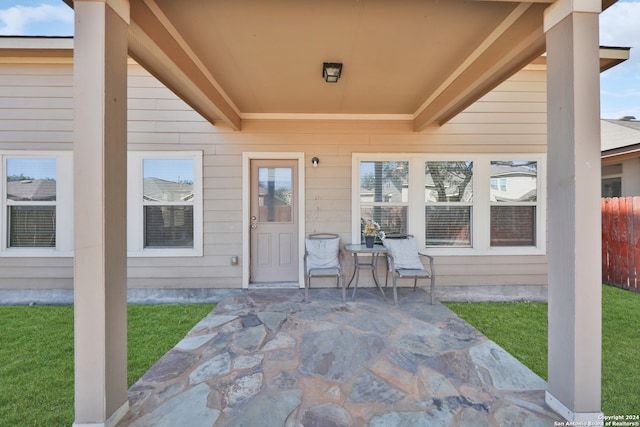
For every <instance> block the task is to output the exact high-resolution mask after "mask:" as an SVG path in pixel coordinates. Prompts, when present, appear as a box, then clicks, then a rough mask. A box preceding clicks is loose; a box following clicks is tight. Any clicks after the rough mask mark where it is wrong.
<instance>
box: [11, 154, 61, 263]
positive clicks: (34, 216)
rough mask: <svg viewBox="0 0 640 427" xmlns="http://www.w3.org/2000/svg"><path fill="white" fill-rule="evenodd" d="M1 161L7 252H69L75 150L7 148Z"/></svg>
mask: <svg viewBox="0 0 640 427" xmlns="http://www.w3.org/2000/svg"><path fill="white" fill-rule="evenodd" d="M1 157H2V165H1V166H0V170H2V187H3V197H2V203H3V208H2V215H0V216H2V217H3V218H2V224H3V227H2V245H1V247H0V248H1V251H2V254H3V255H17V256H29V255H33V256H51V255H65V256H70V255H71V251H72V240H73V215H72V210H73V205H72V192H73V185H72V171H73V164H72V155H71V153H69V152H39V153H37V154H32V153H29V152H5V153H2V154H1Z"/></svg>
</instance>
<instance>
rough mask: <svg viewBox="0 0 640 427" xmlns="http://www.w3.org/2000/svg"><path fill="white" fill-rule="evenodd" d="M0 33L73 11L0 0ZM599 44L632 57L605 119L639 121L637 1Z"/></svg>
mask: <svg viewBox="0 0 640 427" xmlns="http://www.w3.org/2000/svg"><path fill="white" fill-rule="evenodd" d="M0 35H13V36H17V35H38V36H70V35H73V12H72V10H71V9H70V8H69V7H68V6H67V5H65V4H64V3H63V2H62V0H0ZM600 45H602V46H619V47H630V48H631V58H630V59H629V60H628V61H625V62H624V63H622V64H620V65H618V66H616V67H614V68H612V69H610V70H607V71H605V72H604V73H602V74H601V75H600V95H601V96H600V99H601V102H600V111H601V117H602V118H604V119H617V118H620V117H622V116H635V117H636V118H637V119H639V120H640V49H639V48H640V0H619V1H618V2H617V3H616V4H614V5H613V6H611V7H610V8H609V9H607V10H605V11H604V12H602V14H601V15H600Z"/></svg>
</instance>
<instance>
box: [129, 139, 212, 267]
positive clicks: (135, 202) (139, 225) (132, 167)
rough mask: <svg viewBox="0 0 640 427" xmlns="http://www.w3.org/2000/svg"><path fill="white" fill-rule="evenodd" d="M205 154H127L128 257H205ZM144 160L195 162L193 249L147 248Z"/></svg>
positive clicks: (187, 152) (162, 152) (141, 152)
mask: <svg viewBox="0 0 640 427" xmlns="http://www.w3.org/2000/svg"><path fill="white" fill-rule="evenodd" d="M202 157H203V154H202V151H129V152H128V154H127V256H130V257H187V256H190V257H193V256H203V200H202V196H203V190H202V187H203V177H202ZM145 159H165V160H171V159H179V160H193V169H194V170H193V196H194V200H193V248H171V247H168V248H145V247H144V203H143V177H142V172H143V170H142V167H143V161H144V160H145Z"/></svg>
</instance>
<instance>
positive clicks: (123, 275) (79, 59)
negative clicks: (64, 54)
mask: <svg viewBox="0 0 640 427" xmlns="http://www.w3.org/2000/svg"><path fill="white" fill-rule="evenodd" d="M74 10H75V37H74V39H75V41H74V71H73V73H74V76H73V82H74V113H75V118H74V143H73V149H74V182H75V188H74V204H75V205H74V305H75V308H74V310H75V311H74V314H75V317H74V322H75V338H74V339H75V345H74V347H75V422H74V426H77V427H79V426H113V425H115V424H116V423H117V422H118V420H119V419H120V418H121V417H122V416H123V415H124V414H125V413H126V411H127V410H128V408H129V401H128V396H127V258H126V254H127V248H126V185H127V178H126V175H127V167H126V166H127V30H128V25H129V3H128V0H97V1H96V0H91V1H85V0H75V1H74Z"/></svg>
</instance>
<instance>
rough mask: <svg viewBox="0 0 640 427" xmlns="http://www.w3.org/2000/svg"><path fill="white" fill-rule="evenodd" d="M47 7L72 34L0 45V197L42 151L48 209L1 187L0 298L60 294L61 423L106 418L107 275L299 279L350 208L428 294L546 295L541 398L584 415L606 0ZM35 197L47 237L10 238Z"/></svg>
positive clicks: (110, 326) (111, 303) (225, 282)
mask: <svg viewBox="0 0 640 427" xmlns="http://www.w3.org/2000/svg"><path fill="white" fill-rule="evenodd" d="M66 3H67V4H70V5H73V8H74V14H75V20H74V22H75V35H76V36H75V37H76V41H75V45H73V42H72V41H71V40H68V39H55V38H54V39H48V38H43V39H37V38H36V39H30V38H26V39H16V38H0V115H1V116H0V156H1V160H2V162H1V163H0V164H1V165H2V166H1V169H0V177H1V178H2V188H3V189H4V188H6V184H7V181H10V179H11V178H10V177H12V176H21V175H24V176H25V177H29V176H31V177H33V178H35V179H42V178H40V177H39V176H38V175H36V174H35V173H36V172H37V171H38V170H39V164H40V163H41V162H42V161H43V160H45V161H46V162H49V163H54V164H55V169H54V172H51V176H52V177H54V178H55V180H56V200H55V201H49V202H46V203H45V202H44V201H24V202H21V201H14V200H11V199H9V198H8V197H7V196H6V194H7V193H3V197H2V201H1V202H2V207H1V209H0V215H2V217H0V290H15V289H18V290H25V289H29V290H34V289H35V290H37V289H51V288H54V289H58V290H71V289H73V294H74V304H75V307H74V322H75V333H74V339H75V357H74V363H75V366H76V370H75V407H76V412H75V417H76V419H75V425H76V426H78V427H80V426H88V425H91V426H97V425H115V424H116V423H117V420H118V418H119V417H120V416H121V415H122V414H123V413H124V412H126V409H127V406H128V401H127V387H126V385H127V383H126V369H127V368H126V302H127V301H126V294H127V286H128V288H129V290H130V291H147V292H159V293H162V292H165V293H171V291H172V290H178V291H180V292H182V293H183V294H189V295H196V296H198V297H204V296H207V295H209V294H210V293H213V291H216V290H220V289H228V288H234V289H242V288H247V287H249V286H252V285H256V284H262V283H265V282H267V283H283V282H285V283H289V284H293V285H294V286H299V285H300V284H302V283H303V280H302V279H303V266H302V259H301V255H302V252H303V247H304V237H305V236H306V235H307V234H309V233H312V232H334V233H338V234H339V235H340V236H341V238H342V241H343V242H345V243H346V242H359V241H360V239H361V237H360V223H361V218H362V217H371V218H373V219H375V220H379V221H380V222H382V223H385V224H384V227H389V228H392V229H394V230H398V231H405V232H408V233H411V234H413V235H415V236H416V237H417V240H418V242H419V245H420V247H421V249H427V250H428V251H429V252H430V253H431V254H432V255H435V257H436V265H437V267H436V268H437V275H438V279H437V280H438V289H439V291H440V292H441V293H442V294H443V295H449V294H452V293H453V291H454V289H456V288H458V289H463V290H466V291H467V292H470V293H478V292H480V291H482V290H487V289H490V290H492V291H493V292H494V294H496V293H497V294H499V295H503V294H505V293H507V292H508V291H509V290H511V291H512V295H514V293H513V292H514V291H515V295H516V296H518V297H520V298H527V297H528V296H529V295H531V294H532V293H533V294H538V295H539V292H543V293H544V290H545V289H547V288H546V285H547V284H548V293H549V390H548V393H547V396H546V400H547V402H548V403H549V404H550V405H551V406H552V407H553V408H554V409H555V410H556V411H558V412H559V413H561V414H562V415H563V416H564V417H565V418H567V419H570V420H572V421H576V420H578V421H582V420H589V421H594V422H596V421H598V420H601V419H602V418H598V416H599V415H601V414H600V389H601V387H600V384H601V383H600V367H601V358H600V351H599V350H600V345H601V339H600V310H601V300H600V294H601V292H600V286H601V283H600V280H599V274H598V268H599V265H600V263H599V261H598V260H599V258H600V255H601V254H600V251H599V248H598V246H599V241H600V238H601V237H600V235H599V233H598V226H599V221H600V216H599V213H598V212H597V210H596V209H595V208H594V206H597V204H598V203H599V200H600V195H599V194H597V187H598V184H599V181H600V177H599V174H597V173H593V171H594V169H592V168H591V167H590V166H591V165H593V164H597V163H599V154H600V153H599V150H598V147H599V141H598V140H599V135H597V132H596V131H595V127H594V126H593V124H594V123H597V120H598V118H599V117H598V116H599V111H598V97H599V93H598V87H599V85H598V79H599V68H598V59H599V57H598V54H599V52H600V70H602V69H606V68H607V67H608V66H611V65H612V64H615V63H617V62H620V61H622V60H624V59H625V58H626V56H625V55H628V51H625V52H622V53H621V52H619V51H618V52H611V51H609V50H603V49H600V50H599V48H598V18H599V13H600V11H601V10H602V9H605V8H607V7H608V6H610V5H611V4H612V2H611V1H608V0H606V1H604V2H603V3H602V4H600V2H592V1H586V0H573V1H569V0H543V1H541V2H533V3H532V2H523V3H518V2H504V1H471V2H459V1H445V2H421V1H394V2H376V1H368V0H367V1H357V2H344V1H333V2H329V1H328V2H300V1H288V0H283V1H260V2H213V1H212V2H176V1H170V0H144V1H140V0H130V1H128V0H117V1H94V0H73V1H72V0H66ZM545 51H546V53H547V54H546V56H541V55H543V53H545ZM127 55H129V57H130V58H133V59H135V62H133V61H129V62H128V63H127ZM72 58H73V60H72ZM72 62H73V64H72ZM336 62H339V63H341V64H343V65H344V67H343V68H340V67H339V66H337V65H335V64H334V63H336ZM138 64H139V65H138ZM547 67H548V68H547ZM321 68H322V74H321ZM339 69H341V70H342V71H341V74H339V73H338V74H334V73H335V72H337V71H336V70H339ZM321 75H322V78H321ZM152 76H153V77H152ZM159 82H162V84H160V83H159ZM547 88H548V90H547ZM196 111H197V113H196ZM127 114H128V117H127ZM127 157H128V158H127ZM313 157H317V158H318V159H319V160H320V161H319V163H318V165H317V166H318V167H313V166H314V165H312V162H311V159H312V158H313ZM125 164H126V165H127V167H126V169H127V173H126V174H125V173H124V169H125ZM461 165H465V167H466V166H469V167H470V168H471V170H470V171H469V170H465V171H464V173H462V170H461ZM495 165H499V166H500V168H498V169H499V171H500V173H499V174H494V175H495V176H492V167H494V168H495ZM523 165H527V167H528V170H527V171H526V174H523V170H522V168H523ZM432 166H433V168H432ZM369 168H372V169H373V170H374V171H378V170H379V171H382V173H381V174H376V173H374V175H373V183H371V181H370V180H371V178H370V174H369ZM9 169H11V170H9ZM462 169H463V170H464V168H462ZM498 169H494V170H498ZM149 170H152V171H154V172H153V173H148V172H149ZM596 170H597V169H596ZM263 176H264V177H266V178H265V179H264V180H263V179H262V177H263ZM150 177H153V178H155V179H157V180H163V181H167V182H172V183H173V184H175V186H174V185H171V186H169V185H166V186H158V185H156V186H154V189H153V191H151V190H150V189H149V188H150V186H148V185H147V186H146V187H147V188H145V178H150ZM492 177H493V178H494V179H495V180H496V181H495V182H494V184H495V185H493V187H492V182H491V180H492ZM469 178H470V179H469ZM501 180H504V182H503V181H501ZM430 182H433V184H434V190H435V193H436V196H433V195H429V196H428V197H427V195H426V194H425V193H426V190H427V186H428V185H429V183H430ZM182 184H186V185H192V186H193V187H192V188H190V189H189V190H188V192H186V191H185V192H180V191H178V192H177V194H174V191H175V190H174V188H175V187H179V186H180V185H182ZM371 184H373V185H371ZM503 184H504V185H503ZM453 187H456V188H453ZM512 187H516V188H519V190H518V191H517V192H513V193H511V192H510V190H509V189H510V188H512ZM260 188H262V189H263V190H260ZM363 188H365V189H368V190H373V199H372V198H371V197H370V196H366V197H363V198H361V189H363ZM503 188H504V190H502V189H503ZM264 189H266V190H267V191H266V192H265V191H264ZM378 189H380V190H378ZM147 190H149V192H147ZM525 190H526V191H525ZM385 193H386V194H385ZM431 193H433V192H431V191H430V194H431ZM533 193H535V196H534V195H533ZM465 195H467V196H465ZM263 196H266V197H263ZM379 196H385V197H379ZM548 200H549V201H550V203H548V202H547V201H548ZM283 202H284V204H283ZM41 205H45V206H47V209H48V210H49V211H52V210H55V233H56V236H55V245H54V246H53V245H51V246H33V247H26V248H25V247H14V246H13V243H12V240H11V237H10V236H11V235H12V234H14V233H15V231H16V228H15V227H14V225H13V224H12V223H11V222H10V221H8V220H7V219H8V218H7V215H10V214H9V213H8V212H10V211H12V210H14V206H19V207H20V208H22V206H29V207H36V206H41ZM265 205H266V206H265ZM284 206H289V208H288V213H289V214H290V216H283V215H281V213H282V212H281V211H282V210H283V209H284ZM262 208H264V209H262ZM15 210H18V208H15ZM514 217H518V218H522V219H521V220H519V221H513V218H514ZM282 218H286V220H282ZM33 234H34V235H38V236H39V235H44V234H43V233H40V232H39V231H37V230H36V231H34V232H33ZM272 255H274V256H272ZM236 260H238V261H239V262H236ZM174 293H177V291H176V292H174ZM390 309H391V308H390ZM425 310H427V309H426V308H425ZM381 315H383V314H381Z"/></svg>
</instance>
